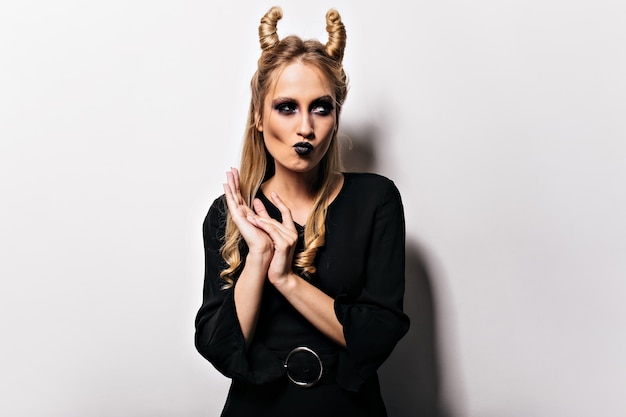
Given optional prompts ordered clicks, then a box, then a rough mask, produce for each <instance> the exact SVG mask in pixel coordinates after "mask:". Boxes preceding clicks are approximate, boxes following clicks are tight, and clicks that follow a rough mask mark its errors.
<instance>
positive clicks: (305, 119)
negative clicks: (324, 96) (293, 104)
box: [298, 112, 315, 139]
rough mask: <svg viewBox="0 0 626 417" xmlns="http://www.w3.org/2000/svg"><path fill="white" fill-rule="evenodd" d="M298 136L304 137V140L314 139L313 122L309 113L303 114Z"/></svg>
mask: <svg viewBox="0 0 626 417" xmlns="http://www.w3.org/2000/svg"><path fill="white" fill-rule="evenodd" d="M298 136H302V137H303V138H304V139H313V137H314V136H315V135H314V134H313V120H312V118H311V116H310V115H309V114H308V113H306V112H305V113H304V114H302V117H301V119H300V126H299V127H298Z"/></svg>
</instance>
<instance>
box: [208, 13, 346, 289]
mask: <svg viewBox="0 0 626 417" xmlns="http://www.w3.org/2000/svg"><path fill="white" fill-rule="evenodd" d="M282 17H283V12H282V9H281V8H280V7H278V6H275V7H272V8H271V9H270V10H269V11H268V12H267V13H266V14H265V15H264V16H263V18H262V19H261V24H260V25H259V42H260V44H261V50H262V53H261V57H260V58H259V60H258V68H257V70H256V72H255V73H254V75H253V77H252V81H251V82H250V87H251V90H252V96H251V99H250V109H249V112H248V125H247V128H246V133H245V136H244V143H243V149H242V154H241V166H240V190H241V195H242V197H243V199H244V201H245V202H246V204H247V205H248V206H250V207H251V206H252V202H253V200H254V198H255V197H256V195H257V193H258V191H259V189H260V187H261V184H262V183H263V182H264V181H266V180H267V179H269V178H271V177H272V176H273V175H274V160H273V158H272V156H271V155H270V154H269V152H268V151H267V149H266V148H265V143H264V141H263V134H262V132H260V131H259V130H258V129H257V126H258V123H259V121H260V120H261V118H262V117H263V102H264V100H265V96H266V95H267V92H268V90H269V88H270V87H271V86H272V85H273V82H274V80H275V78H276V74H278V73H279V72H280V70H281V69H282V68H284V67H285V66H287V65H289V64H291V63H293V62H302V63H305V64H310V65H314V66H316V67H317V68H318V69H319V70H321V71H322V73H323V74H324V75H325V76H326V78H327V79H328V80H329V82H330V83H331V85H332V87H333V89H334V93H335V107H336V111H337V122H336V124H335V130H334V131H333V136H332V138H331V143H330V146H329V148H328V151H327V152H326V155H325V156H324V157H323V158H322V160H321V161H320V167H319V178H318V181H317V183H316V184H314V190H315V192H316V197H315V200H314V204H313V209H312V210H311V214H310V215H309V218H308V220H307V222H306V225H305V228H304V250H303V251H302V252H300V253H298V254H297V255H296V256H295V257H294V267H295V269H296V270H297V271H298V272H299V273H301V275H303V276H304V277H306V278H310V277H311V276H312V275H313V274H315V266H314V265H313V262H314V261H315V256H316V254H317V250H318V248H320V247H322V246H323V245H324V242H325V236H326V227H325V221H326V209H327V207H328V201H329V197H330V193H331V192H332V189H333V187H332V186H333V185H334V181H335V177H334V173H335V172H338V171H341V170H342V165H341V159H340V157H339V145H338V143H337V127H338V125H339V114H340V112H341V107H342V105H343V102H344V100H345V98H346V95H347V92H348V80H347V76H346V74H345V72H344V70H343V66H342V59H343V54H344V49H345V46H346V30H345V27H344V24H343V22H342V21H341V16H340V15H339V13H338V12H337V11H336V10H334V9H330V10H329V11H328V12H327V13H326V31H327V32H328V42H327V43H326V44H325V45H324V44H322V43H321V42H319V41H318V40H314V39H310V40H302V39H301V38H299V37H298V36H294V35H291V36H287V37H285V38H283V39H279V37H278V34H277V31H276V26H277V23H278V21H279V20H280V19H281V18H282ZM243 243H244V242H243V238H242V236H241V234H240V233H239V230H238V229H237V226H236V225H235V224H234V222H233V221H232V218H231V217H230V213H228V214H227V219H226V232H225V236H224V242H223V245H222V248H221V254H222V257H223V259H224V260H225V261H226V264H227V265H228V267H227V268H226V269H224V270H223V271H222V272H221V274H220V275H221V277H222V279H223V280H224V281H225V285H224V287H225V288H229V287H231V286H232V285H233V284H234V281H235V279H236V276H237V274H238V273H239V271H240V269H241V268H242V263H243V258H244V257H245V254H244V253H243V251H244V247H245V246H244V244H243Z"/></svg>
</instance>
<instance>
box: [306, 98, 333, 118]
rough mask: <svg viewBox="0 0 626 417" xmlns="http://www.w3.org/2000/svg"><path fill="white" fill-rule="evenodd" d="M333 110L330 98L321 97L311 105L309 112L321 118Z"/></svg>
mask: <svg viewBox="0 0 626 417" xmlns="http://www.w3.org/2000/svg"><path fill="white" fill-rule="evenodd" d="M334 109H335V104H334V102H333V99H332V98H331V97H321V98H318V99H317V100H315V101H314V102H313V103H311V108H310V109H309V111H310V112H311V113H315V114H319V115H322V116H326V115H328V114H330V113H332V111H333V110H334Z"/></svg>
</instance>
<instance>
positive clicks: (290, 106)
mask: <svg viewBox="0 0 626 417" xmlns="http://www.w3.org/2000/svg"><path fill="white" fill-rule="evenodd" d="M273 108H274V110H276V111H277V112H279V113H280V114H285V115H290V114H294V113H296V112H297V111H298V104H297V103H296V101H295V100H292V99H288V98H285V99H279V100H276V101H275V102H274V103H273ZM334 109H335V104H334V102H333V100H332V98H331V97H328V96H324V97H320V98H318V99H316V100H314V101H313V102H312V103H311V105H310V106H309V112H310V113H313V114H316V115H319V116H327V115H329V114H331V113H332V111H333V110H334Z"/></svg>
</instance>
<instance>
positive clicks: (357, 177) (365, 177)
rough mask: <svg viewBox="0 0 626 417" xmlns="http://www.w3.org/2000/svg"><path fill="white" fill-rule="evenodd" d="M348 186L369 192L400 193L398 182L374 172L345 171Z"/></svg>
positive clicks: (355, 189)
mask: <svg viewBox="0 0 626 417" xmlns="http://www.w3.org/2000/svg"><path fill="white" fill-rule="evenodd" d="M343 175H344V181H345V186H346V188H349V189H352V190H353V191H356V192H359V191H363V192H367V193H388V192H391V193H392V194H399V191H398V188H397V187H396V184H395V183H394V182H393V180H391V179H390V178H388V177H385V176H383V175H380V174H376V173H373V172H344V173H343Z"/></svg>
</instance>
